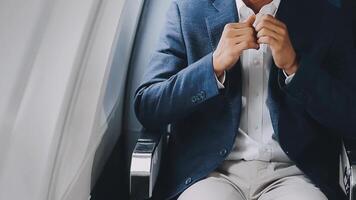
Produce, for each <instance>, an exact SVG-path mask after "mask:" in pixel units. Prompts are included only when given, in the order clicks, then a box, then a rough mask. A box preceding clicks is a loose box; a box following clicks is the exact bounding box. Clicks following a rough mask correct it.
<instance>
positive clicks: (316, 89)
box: [279, 15, 356, 138]
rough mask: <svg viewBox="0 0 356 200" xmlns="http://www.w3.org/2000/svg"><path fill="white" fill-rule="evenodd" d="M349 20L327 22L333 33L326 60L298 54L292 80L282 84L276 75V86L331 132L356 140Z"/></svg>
mask: <svg viewBox="0 0 356 200" xmlns="http://www.w3.org/2000/svg"><path fill="white" fill-rule="evenodd" d="M340 16H341V15H340ZM350 19H351V18H349V17H348V16H342V17H340V18H339V19H338V20H335V21H337V22H338V23H337V24H334V23H330V26H331V27H330V28H331V29H335V30H336V31H335V33H334V36H333V42H332V44H331V46H330V48H329V50H328V53H327V54H326V55H327V56H325V57H326V58H325V59H317V56H316V54H313V53H312V52H309V53H308V54H301V55H300V63H299V69H298V71H297V72H296V74H295V76H294V78H293V80H292V81H291V82H290V83H289V84H288V85H285V84H283V79H282V78H281V77H282V76H279V85H280V87H281V88H282V90H284V91H285V92H286V93H287V94H288V95H290V96H292V97H293V98H294V99H295V100H296V101H297V102H299V103H301V104H303V105H304V106H305V108H306V111H307V112H308V114H309V115H310V116H311V117H312V118H313V119H315V120H316V121H317V122H319V123H320V124H321V125H323V126H324V127H326V128H328V129H330V130H332V131H331V132H333V133H336V134H339V135H340V136H344V137H350V138H356V78H355V76H356V64H355V59H356V54H355V49H354V47H353V35H352V30H351V29H352V25H351V21H350ZM331 24H333V25H331ZM334 25H336V26H334ZM325 31H328V30H325ZM320 60H321V61H320ZM280 74H281V72H280Z"/></svg>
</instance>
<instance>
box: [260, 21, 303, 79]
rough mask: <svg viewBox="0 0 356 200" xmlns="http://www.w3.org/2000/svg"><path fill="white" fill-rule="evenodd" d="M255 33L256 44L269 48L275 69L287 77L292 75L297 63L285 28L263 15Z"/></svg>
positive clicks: (278, 22)
mask: <svg viewBox="0 0 356 200" xmlns="http://www.w3.org/2000/svg"><path fill="white" fill-rule="evenodd" d="M256 32H257V39H258V40H257V42H258V43H259V44H268V45H269V46H270V48H271V51H272V56H273V60H274V62H275V64H276V65H277V67H278V68H280V69H283V70H284V72H286V73H287V74H288V75H291V74H294V73H295V72H296V71H297V69H298V61H297V56H296V53H295V51H294V48H293V46H292V43H291V41H290V39H289V34H288V29H287V26H286V25H285V24H284V23H283V22H281V21H279V20H277V19H276V18H274V17H272V16H271V15H264V16H262V17H261V19H260V20H259V22H258V23H257V25H256Z"/></svg>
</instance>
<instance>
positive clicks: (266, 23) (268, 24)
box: [255, 20, 285, 34]
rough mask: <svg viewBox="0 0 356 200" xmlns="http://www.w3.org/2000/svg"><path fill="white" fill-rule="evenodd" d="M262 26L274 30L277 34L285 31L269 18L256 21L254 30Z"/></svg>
mask: <svg viewBox="0 0 356 200" xmlns="http://www.w3.org/2000/svg"><path fill="white" fill-rule="evenodd" d="M262 28H269V29H271V30H274V31H275V32H277V33H279V34H283V33H285V29H284V28H283V27H281V26H279V25H277V24H275V23H273V22H271V21H269V20H261V21H259V22H258V23H257V25H256V28H255V29H256V31H257V32H259V31H260V30H261V29H262Z"/></svg>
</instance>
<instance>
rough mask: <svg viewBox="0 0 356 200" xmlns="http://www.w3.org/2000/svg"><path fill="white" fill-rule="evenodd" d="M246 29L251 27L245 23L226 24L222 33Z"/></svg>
mask: <svg viewBox="0 0 356 200" xmlns="http://www.w3.org/2000/svg"><path fill="white" fill-rule="evenodd" d="M246 27H251V25H249V24H247V23H228V24H226V25H225V27H224V31H228V30H233V29H241V28H246Z"/></svg>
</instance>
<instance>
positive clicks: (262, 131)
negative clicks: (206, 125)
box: [217, 0, 294, 161]
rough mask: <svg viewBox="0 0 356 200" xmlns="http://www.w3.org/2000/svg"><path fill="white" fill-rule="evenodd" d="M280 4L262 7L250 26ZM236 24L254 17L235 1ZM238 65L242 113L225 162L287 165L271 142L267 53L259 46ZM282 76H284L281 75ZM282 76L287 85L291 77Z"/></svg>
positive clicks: (269, 61) (276, 0)
mask: <svg viewBox="0 0 356 200" xmlns="http://www.w3.org/2000/svg"><path fill="white" fill-rule="evenodd" d="M279 4H280V0H274V1H272V2H271V3H269V4H267V5H265V6H263V7H262V8H261V10H260V12H259V13H257V14H256V21H255V23H254V26H256V24H257V23H258V21H259V20H260V18H261V16H263V15H265V14H270V15H273V16H275V14H276V12H277V9H278V7H279ZM236 7H237V9H238V14H239V20H240V22H243V21H245V20H246V19H247V18H248V17H249V16H251V15H253V14H255V13H254V12H253V10H252V9H251V8H249V7H247V6H246V4H245V3H244V2H243V1H242V0H236ZM240 61H241V64H242V113H241V121H240V128H239V133H238V135H237V138H236V142H235V145H234V148H233V151H232V152H231V153H230V155H229V156H228V157H227V160H240V159H244V160H261V161H290V160H289V158H288V156H287V155H286V154H285V153H284V152H283V150H282V149H281V147H280V145H279V144H278V142H276V141H275V140H273V139H272V135H273V132H274V131H273V127H272V122H271V118H270V114H269V110H268V108H267V105H266V100H267V95H268V78H269V71H270V68H271V65H272V53H271V49H270V48H269V47H268V45H266V44H261V45H260V49H259V50H255V49H249V50H245V51H243V53H242V55H241V57H240ZM284 74H285V73H284ZM285 75H286V80H285V82H286V84H288V83H289V82H290V81H291V80H292V78H293V76H294V74H292V75H291V76H287V74H285ZM224 76H225V74H224V75H223V77H221V78H220V81H221V82H220V81H219V80H218V79H217V84H218V87H219V88H220V89H222V88H224V85H223V83H224V80H225V77H224Z"/></svg>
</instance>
